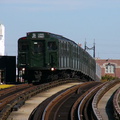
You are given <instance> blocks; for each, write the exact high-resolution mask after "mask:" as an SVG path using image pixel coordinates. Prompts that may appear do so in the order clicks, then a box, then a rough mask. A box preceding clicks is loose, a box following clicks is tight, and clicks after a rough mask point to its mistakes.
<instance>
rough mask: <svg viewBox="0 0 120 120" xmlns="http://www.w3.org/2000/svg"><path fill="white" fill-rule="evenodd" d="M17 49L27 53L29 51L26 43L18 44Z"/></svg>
mask: <svg viewBox="0 0 120 120" xmlns="http://www.w3.org/2000/svg"><path fill="white" fill-rule="evenodd" d="M18 49H19V50H20V51H27V50H28V49H29V46H28V45H27V43H21V44H19V46H18Z"/></svg>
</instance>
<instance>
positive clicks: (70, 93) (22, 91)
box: [0, 80, 119, 120]
mask: <svg viewBox="0 0 120 120" xmlns="http://www.w3.org/2000/svg"><path fill="white" fill-rule="evenodd" d="M71 81H72V80H68V81H55V82H53V83H46V84H42V85H36V86H33V85H31V84H24V85H20V87H18V86H17V87H15V86H14V87H12V88H9V89H5V91H6V92H4V91H3V90H1V91H0V98H1V101H0V102H1V104H0V120H6V118H7V117H8V116H9V114H10V113H11V111H13V110H15V109H18V108H19V106H20V105H22V104H24V103H25V101H26V100H27V99H29V98H30V97H32V96H33V95H35V94H37V93H39V92H41V91H44V90H46V89H49V88H51V87H54V86H58V85H60V84H63V83H68V82H71ZM111 85H112V86H113V85H115V83H114V82H113V83H111ZM111 85H109V86H107V87H106V88H107V89H108V90H109V88H110V86H111ZM102 86H106V85H105V83H100V82H86V83H84V84H80V85H76V86H74V87H71V88H70V89H66V90H63V91H60V92H58V93H57V94H55V95H53V96H51V97H50V98H48V99H47V100H45V101H44V102H43V103H42V104H40V105H39V106H38V107H37V108H36V109H35V110H34V111H33V112H32V113H31V115H30V117H29V120H56V119H57V120H63V119H65V120H69V119H71V120H76V119H81V120H84V119H85V120H87V119H88V120H89V119H95V116H99V115H98V114H97V111H96V107H95V104H94V103H96V106H97V103H98V101H99V99H100V98H101V95H103V94H104V93H101V92H100V94H99V95H98V96H97V99H96V98H94V95H95V94H96V91H98V90H99V89H100V88H101V87H102ZM103 91H105V90H103ZM16 92H17V93H16ZM93 99H94V100H93ZM115 99H116V98H115ZM117 99H118V97H117ZM95 100H98V101H95ZM50 101H51V102H50ZM41 105H42V107H41ZM91 106H92V107H91ZM84 108H85V109H84ZM89 110H90V111H89ZM39 111H40V112H39ZM91 116H92V117H91ZM116 116H117V117H118V120H119V113H117V112H116Z"/></svg>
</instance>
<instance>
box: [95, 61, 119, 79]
mask: <svg viewBox="0 0 120 120" xmlns="http://www.w3.org/2000/svg"><path fill="white" fill-rule="evenodd" d="M96 62H97V63H98V64H99V65H100V67H101V76H104V75H105V74H107V75H111V76H113V77H118V78H120V59H96Z"/></svg>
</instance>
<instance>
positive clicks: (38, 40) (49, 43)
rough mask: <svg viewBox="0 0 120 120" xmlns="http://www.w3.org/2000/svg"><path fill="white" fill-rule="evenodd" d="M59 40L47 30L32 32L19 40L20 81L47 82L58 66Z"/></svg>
mask: <svg viewBox="0 0 120 120" xmlns="http://www.w3.org/2000/svg"><path fill="white" fill-rule="evenodd" d="M57 46H58V42H57V40H56V39H54V38H51V37H50V34H49V33H47V32H30V33H27V36H26V37H23V38H20V39H19V40H18V78H19V81H20V82H46V80H47V79H51V76H52V75H53V73H54V72H55V71H56V70H57V68H58V54H57Z"/></svg>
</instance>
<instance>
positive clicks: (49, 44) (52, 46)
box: [48, 42, 57, 50]
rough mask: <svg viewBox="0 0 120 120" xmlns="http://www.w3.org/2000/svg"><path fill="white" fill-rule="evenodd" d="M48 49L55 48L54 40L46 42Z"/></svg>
mask: <svg viewBox="0 0 120 120" xmlns="http://www.w3.org/2000/svg"><path fill="white" fill-rule="evenodd" d="M48 49H49V50H56V49H57V45H56V42H48Z"/></svg>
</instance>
